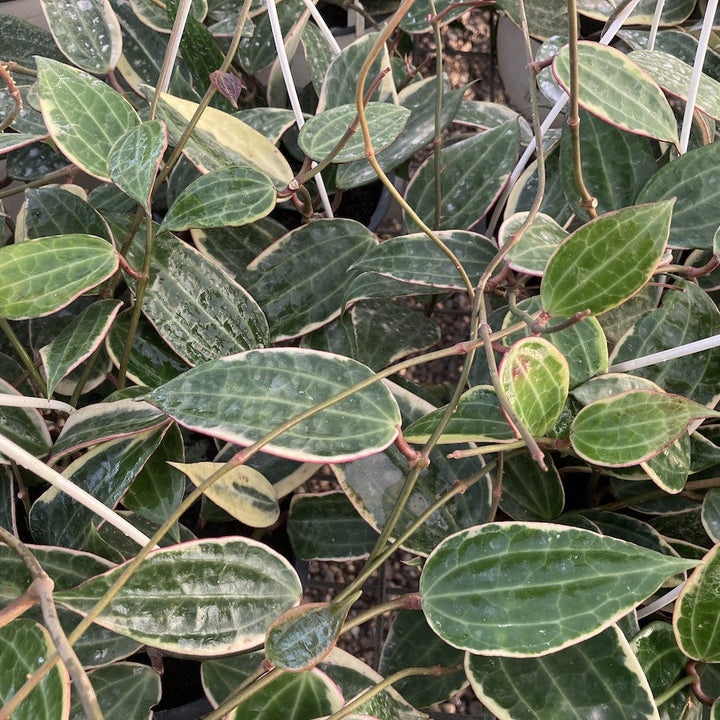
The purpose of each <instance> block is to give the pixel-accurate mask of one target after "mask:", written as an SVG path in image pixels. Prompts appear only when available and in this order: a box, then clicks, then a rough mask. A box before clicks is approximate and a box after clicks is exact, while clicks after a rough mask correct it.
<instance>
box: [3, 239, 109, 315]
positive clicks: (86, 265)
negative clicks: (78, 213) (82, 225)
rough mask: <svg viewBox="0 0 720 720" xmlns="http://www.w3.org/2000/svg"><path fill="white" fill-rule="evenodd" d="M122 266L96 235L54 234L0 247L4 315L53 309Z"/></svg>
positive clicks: (45, 313) (62, 305)
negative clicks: (119, 265)
mask: <svg viewBox="0 0 720 720" xmlns="http://www.w3.org/2000/svg"><path fill="white" fill-rule="evenodd" d="M117 268H118V256H117V253H116V252H115V249H114V248H113V246H112V245H110V243H108V242H107V241H105V240H102V239H101V238H98V237H95V236H93V235H79V234H78V235H55V236H53V237H46V238H38V239H37V240H29V241H27V242H23V243H19V244H16V245H6V246H5V247H3V248H0V276H2V277H3V283H2V285H1V286H0V317H4V318H8V319H10V320H22V319H26V318H31V317H42V316H43V315H49V314H50V313H54V312H55V311H56V310H59V309H60V308H62V307H65V305H67V304H68V303H70V302H71V301H73V300H74V299H75V298H76V297H77V296H78V295H81V294H82V293H84V292H85V291H86V290H89V289H90V288H92V287H95V286H96V285H99V284H100V283H101V282H102V281H103V280H107V278H109V277H110V276H111V275H112V274H113V273H114V272H115V271H116V270H117Z"/></svg>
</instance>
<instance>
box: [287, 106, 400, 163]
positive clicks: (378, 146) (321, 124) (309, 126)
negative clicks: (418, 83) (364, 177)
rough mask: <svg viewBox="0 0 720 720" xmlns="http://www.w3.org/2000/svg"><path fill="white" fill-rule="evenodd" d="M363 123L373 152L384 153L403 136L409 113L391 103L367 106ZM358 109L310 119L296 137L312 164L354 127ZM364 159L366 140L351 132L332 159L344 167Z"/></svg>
mask: <svg viewBox="0 0 720 720" xmlns="http://www.w3.org/2000/svg"><path fill="white" fill-rule="evenodd" d="M365 112H366V119H367V123H368V128H369V130H370V137H371V138H372V144H373V148H374V149H375V151H376V152H379V151H380V150H383V149H384V148H386V147H387V146H388V145H390V143H391V142H393V140H395V139H396V138H397V136H398V135H399V134H400V133H401V132H402V130H403V128H404V127H405V123H406V122H407V120H408V118H409V117H410V110H408V109H407V108H404V107H402V106H401V105H392V104H391V103H379V102H372V103H368V104H367V106H366V108H365ZM356 117H357V107H356V106H355V104H354V103H352V104H350V105H339V106H338V107H334V108H330V110H326V111H325V112H322V113H319V114H318V115H314V116H313V117H311V118H310V119H309V120H308V121H307V122H306V123H305V125H303V127H302V130H300V135H299V137H298V144H299V145H300V147H301V148H302V149H303V151H304V152H305V153H306V154H307V155H308V156H310V157H311V158H312V159H313V160H318V161H319V160H324V159H325V157H326V156H328V155H329V154H330V152H331V151H332V150H333V149H334V148H335V146H336V145H337V144H338V143H339V142H340V140H342V139H343V137H344V136H345V134H346V133H347V132H348V131H349V129H350V128H351V127H352V126H353V124H354V123H355V120H356ZM364 157H365V139H364V137H363V135H362V133H360V132H354V133H353V134H352V135H351V136H350V137H349V138H348V139H347V142H346V143H345V145H344V146H343V147H342V149H341V150H340V152H338V153H337V155H335V157H334V158H333V162H334V163H346V162H351V161H352V160H359V159H360V158H364Z"/></svg>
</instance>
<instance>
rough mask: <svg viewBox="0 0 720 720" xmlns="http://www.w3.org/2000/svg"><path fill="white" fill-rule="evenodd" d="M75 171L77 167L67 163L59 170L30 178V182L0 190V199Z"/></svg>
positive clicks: (72, 173)
mask: <svg viewBox="0 0 720 720" xmlns="http://www.w3.org/2000/svg"><path fill="white" fill-rule="evenodd" d="M77 171H78V169H77V167H75V165H67V166H66V167H64V168H60V169H59V170H53V171H52V172H50V173H48V174H47V175H43V176H42V177H41V178H38V179H37V180H31V181H30V182H26V183H23V184H22V185H18V186H17V187H12V188H7V189H6V190H0V200H4V199H5V198H9V197H12V196H13V195H20V193H24V192H25V191H26V190H31V189H32V188H36V187H42V186H43V185H48V184H49V183H54V182H56V181H57V180H62V179H63V178H66V177H67V176H68V175H74V174H75V173H76V172H77Z"/></svg>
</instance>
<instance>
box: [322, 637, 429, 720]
mask: <svg viewBox="0 0 720 720" xmlns="http://www.w3.org/2000/svg"><path fill="white" fill-rule="evenodd" d="M319 668H320V669H321V670H322V671H323V672H325V673H327V675H328V676H329V677H330V679H331V680H332V681H333V682H334V683H336V684H337V686H338V687H339V688H340V690H341V691H342V693H343V695H344V696H345V697H346V698H352V697H355V696H357V695H358V694H359V693H361V692H362V691H363V690H367V689H369V688H371V687H373V686H374V685H377V684H378V683H379V682H381V681H382V676H381V675H379V674H378V673H377V672H375V671H374V670H372V669H371V668H370V667H369V666H368V665H366V664H365V663H364V662H362V661H361V660H359V659H357V658H355V657H354V656H352V655H350V654H349V653H347V652H345V651H344V650H341V649H340V648H335V649H334V650H333V651H332V652H331V653H330V654H329V655H328V657H327V658H326V659H325V661H324V662H322V663H320V665H319ZM358 713H360V718H362V720H365V718H366V717H367V716H368V715H369V716H370V717H372V718H378V720H393V718H402V720H425V718H427V715H426V714H425V713H423V712H420V711H418V710H416V709H415V708H414V707H412V706H411V705H409V704H408V703H407V701H406V700H405V699H404V698H403V697H402V696H401V695H400V693H398V692H397V691H396V690H395V689H394V688H393V687H389V688H387V689H386V690H383V691H382V692H380V693H378V694H377V695H376V696H375V697H373V698H372V699H370V700H368V701H367V702H366V703H364V704H363V705H362V706H361V707H360V708H358ZM360 718H358V719H357V720H360Z"/></svg>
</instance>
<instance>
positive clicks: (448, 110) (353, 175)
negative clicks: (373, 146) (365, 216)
mask: <svg viewBox="0 0 720 720" xmlns="http://www.w3.org/2000/svg"><path fill="white" fill-rule="evenodd" d="M436 92H437V82H436V81H435V78H427V79H426V80H421V81H420V82H417V83H413V84H412V85H410V86H409V87H407V88H405V90H404V91H402V92H401V93H399V95H398V101H399V102H400V105H402V106H403V107H406V108H407V109H408V110H410V112H411V114H410V118H409V119H408V121H407V123H406V125H405V128H404V130H403V131H402V132H401V133H400V135H399V137H398V138H397V140H395V141H394V142H393V143H392V144H391V145H390V146H389V147H387V148H385V150H382V151H381V152H379V153H378V154H377V157H376V160H377V161H378V163H379V164H380V167H381V168H382V169H383V170H384V171H385V172H388V171H390V170H392V169H393V168H396V167H397V166H398V165H400V164H402V163H404V162H405V161H406V160H408V159H409V158H410V157H412V155H413V154H414V153H416V152H417V151H418V150H419V149H420V148H423V147H425V146H426V145H427V144H428V143H429V142H430V141H431V140H432V139H433V136H434V133H435V95H436ZM463 92H464V89H463V88H458V89H456V90H452V91H450V92H446V93H445V94H444V95H443V97H442V114H441V117H440V126H441V127H442V128H443V129H444V128H446V127H447V126H448V125H449V124H450V123H451V121H452V119H453V117H454V116H455V113H456V112H457V110H458V108H459V107H460V103H461V101H462V96H463ZM375 177H376V175H375V170H373V168H372V165H370V163H369V162H368V161H367V160H358V161H356V162H354V163H349V164H347V165H343V166H341V167H339V168H338V170H337V174H336V182H337V185H338V187H340V188H346V189H347V188H353V187H358V186H359V185H364V184H366V183H368V182H372V181H373V180H375Z"/></svg>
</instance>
